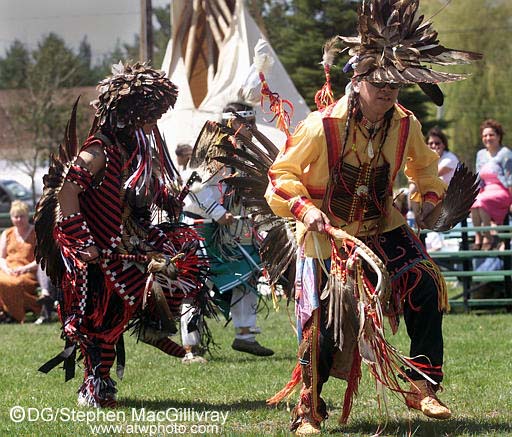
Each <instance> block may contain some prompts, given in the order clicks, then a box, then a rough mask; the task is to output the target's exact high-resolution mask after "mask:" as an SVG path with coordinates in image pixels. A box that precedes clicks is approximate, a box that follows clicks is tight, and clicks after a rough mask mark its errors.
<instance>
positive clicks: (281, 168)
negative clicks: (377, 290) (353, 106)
mask: <svg viewBox="0 0 512 437" xmlns="http://www.w3.org/2000/svg"><path fill="white" fill-rule="evenodd" d="M346 116H347V98H346V97H343V98H342V99H340V100H339V101H338V102H336V103H334V104H333V106H332V107H330V108H327V109H326V110H324V111H322V112H318V111H316V112H313V113H311V114H310V115H309V116H308V117H307V118H306V119H305V120H304V121H302V122H301V123H300V124H299V125H298V126H297V128H296V130H295V132H294V134H293V135H292V136H291V137H290V138H288V141H287V142H286V144H285V146H284V148H283V149H282V150H281V151H280V153H279V155H278V157H277V158H276V160H275V162H274V163H273V164H272V166H271V167H270V170H269V174H268V176H269V181H270V183H269V185H268V187H267V191H266V193H265V198H266V199H267V202H268V204H269V205H270V207H271V208H272V210H273V211H274V213H275V214H276V215H278V216H281V217H295V218H297V219H298V223H297V241H298V242H299V244H302V243H304V254H305V255H306V256H311V257H314V258H318V257H322V258H328V257H329V256H330V252H331V251H330V246H329V243H328V240H327V237H326V235H324V234H320V233H318V232H309V233H307V234H306V232H305V228H304V225H303V224H302V223H301V222H300V220H302V218H303V217H304V215H305V214H306V213H307V212H308V211H309V209H310V208H312V207H314V206H315V207H317V208H320V207H321V205H322V200H323V197H324V195H325V192H326V188H327V184H328V181H329V174H330V171H331V167H332V162H331V166H330V164H329V153H328V152H329V151H328V141H327V140H326V132H325V130H324V121H325V120H324V118H326V117H328V118H329V119H331V123H332V125H333V126H335V127H336V129H335V130H337V133H338V137H337V138H338V139H339V141H338V144H337V147H338V148H341V144H342V138H343V133H344V129H345V121H346ZM406 117H408V118H409V120H408V122H407V123H404V121H407V120H404V118H406ZM404 125H406V126H407V127H406V128H405V129H404ZM354 129H357V128H356V127H355V126H354V124H353V123H351V124H350V129H349V133H348V140H347V145H346V150H345V153H346V154H345V158H344V161H345V162H347V163H348V164H351V165H353V166H359V165H360V163H359V161H358V157H359V159H360V160H361V163H364V162H370V160H371V158H370V156H369V154H368V151H367V148H368V139H367V138H365V137H364V136H363V135H362V133H361V132H360V131H359V130H357V132H356V136H355V143H354ZM404 132H405V133H404ZM381 135H382V133H381ZM400 135H402V136H403V141H400ZM331 138H332V136H331ZM330 143H332V141H331V142H330ZM379 144H380V136H379V135H377V137H376V139H375V140H374V141H373V148H374V154H375V155H377V156H378V148H379ZM400 144H402V145H403V150H400V147H399V145H400ZM329 147H330V152H331V155H332V152H333V150H332V149H333V147H332V145H331V146H329ZM349 149H352V150H351V151H350V152H349V153H347V152H348V150H349ZM354 149H355V150H354ZM356 151H357V153H356ZM336 152H337V153H338V154H337V155H336V156H339V150H336ZM438 159H439V158H438V156H437V154H436V153H435V152H434V151H432V150H431V149H429V148H428V147H427V146H426V144H425V142H424V139H423V134H422V132H421V125H420V123H419V121H418V120H417V119H416V117H415V116H414V115H413V114H412V113H410V112H408V111H407V110H405V109H404V108H402V107H401V106H400V105H395V111H394V113H393V116H392V119H391V124H390V127H389V130H388V133H387V138H386V141H385V142H384V144H383V146H382V150H381V155H380V159H379V161H378V162H375V163H373V165H382V164H383V163H384V162H387V163H389V164H390V173H391V174H390V178H391V179H392V180H391V186H392V184H393V182H394V179H395V178H396V175H397V173H398V172H399V171H404V172H405V174H406V176H407V177H408V178H409V180H410V182H413V183H414V184H416V187H417V190H418V191H417V193H415V194H414V195H413V197H412V200H413V201H417V202H421V199H422V196H423V195H425V194H426V193H435V194H436V195H437V196H438V197H442V195H443V194H444V191H445V189H446V185H445V184H444V182H442V180H441V179H439V177H438V175H437V162H438ZM324 212H326V211H324ZM326 213H327V212H326ZM327 215H328V216H329V219H330V220H331V223H332V224H333V226H336V227H341V228H343V229H344V230H345V231H346V232H348V233H350V234H352V235H355V236H358V235H359V236H362V235H370V234H373V233H375V232H377V231H378V230H380V231H381V232H387V231H391V230H393V229H395V228H397V227H399V226H402V225H403V224H405V219H404V217H403V216H402V214H401V213H400V212H399V211H398V210H397V209H396V208H395V207H394V206H393V196H392V191H391V190H389V193H388V195H387V198H386V199H385V213H384V216H383V217H381V218H379V219H374V220H367V221H363V222H359V221H358V222H352V223H347V222H344V221H341V220H337V221H336V220H334V218H333V217H332V216H331V215H330V214H327ZM313 234H315V235H316V237H317V238H318V239H317V241H318V244H317V245H316V248H315V243H314V238H313Z"/></svg>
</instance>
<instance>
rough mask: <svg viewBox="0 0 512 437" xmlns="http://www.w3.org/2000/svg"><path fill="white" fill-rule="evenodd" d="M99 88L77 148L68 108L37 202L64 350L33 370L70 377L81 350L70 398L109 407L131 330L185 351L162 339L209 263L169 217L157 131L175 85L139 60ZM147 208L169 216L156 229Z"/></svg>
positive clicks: (167, 179)
mask: <svg viewBox="0 0 512 437" xmlns="http://www.w3.org/2000/svg"><path fill="white" fill-rule="evenodd" d="M98 89H99V92H100V94H99V98H98V100H96V101H95V102H93V104H94V106H95V108H96V116H95V120H94V123H93V126H92V128H91V131H90V136H89V138H88V139H87V140H86V141H85V143H84V145H83V146H82V147H81V148H80V149H79V150H78V147H77V146H78V143H77V139H76V134H75V118H76V104H75V108H74V109H73V113H72V116H71V119H70V122H69V123H68V128H67V132H66V139H65V143H66V144H65V146H64V147H61V149H60V153H59V157H54V158H53V160H52V166H51V167H50V170H49V173H48V175H46V176H45V180H44V181H45V188H44V192H43V196H42V197H41V200H40V202H39V204H38V207H37V212H36V217H35V226H36V232H37V238H38V241H37V251H36V252H37V257H38V259H39V260H41V262H42V264H43V266H44V267H46V271H47V273H48V274H49V276H50V277H51V279H52V281H53V282H54V283H55V284H56V285H57V286H58V288H59V289H61V291H62V293H61V299H60V307H59V312H60V317H61V321H62V324H63V334H64V337H65V339H66V348H65V350H64V351H63V352H62V353H61V354H60V355H59V356H57V357H55V358H54V359H53V360H50V361H49V362H48V363H46V364H45V365H44V366H42V367H41V369H40V370H41V371H43V372H48V371H49V370H51V368H53V367H55V366H56V365H57V364H59V363H60V362H62V361H64V368H65V369H66V380H67V379H69V378H71V377H72V376H73V374H74V357H75V346H76V345H79V347H80V351H81V353H82V355H83V359H84V368H85V376H84V382H83V384H82V385H81V387H80V389H79V394H78V401H79V404H80V405H88V406H95V407H98V406H101V407H103V406H109V407H111V406H114V405H115V403H116V391H117V390H116V388H115V382H114V380H113V379H112V378H111V377H110V369H111V367H112V365H113V361H114V359H115V358H116V353H117V373H118V376H119V377H122V372H123V369H124V348H123V342H122V334H123V332H124V331H125V330H126V329H127V327H128V326H133V327H134V329H136V330H137V331H138V335H139V339H141V340H142V341H144V342H146V343H149V344H152V345H153V346H155V347H158V348H159V349H161V350H163V351H164V352H166V353H168V354H169V355H173V356H179V357H182V356H184V355H185V351H184V350H183V349H182V348H181V346H179V345H177V344H176V343H174V342H173V341H172V340H171V339H170V338H169V336H170V335H172V334H174V333H175V332H176V327H175V319H179V316H180V313H179V309H180V305H181V301H182V300H183V298H184V297H185V296H186V297H188V298H191V299H192V300H193V299H194V298H195V297H196V296H197V295H198V293H199V290H200V289H201V285H202V283H203V281H204V277H203V276H204V272H205V271H206V269H207V261H206V260H205V259H202V258H200V257H198V255H197V243H198V236H197V234H196V233H195V231H194V230H192V229H190V228H188V227H187V226H183V225H180V224H179V223H177V222H176V217H178V215H179V212H180V208H181V200H182V198H181V195H180V193H175V192H173V191H172V188H171V187H173V186H176V184H175V182H176V178H177V171H176V169H175V168H174V166H173V164H172V161H171V159H170V157H169V154H168V151H167V148H166V145H165V143H164V142H163V139H162V137H161V135H160V133H159V131H158V128H157V126H156V122H157V120H158V119H159V118H160V117H161V116H162V114H164V113H165V112H166V111H167V110H168V109H169V107H171V106H173V105H174V103H175V101H176V96H177V89H176V87H175V85H174V84H173V83H172V82H171V81H170V80H168V79H167V78H165V77H164V73H163V72H160V71H156V70H153V69H151V68H149V67H148V66H147V65H145V64H135V65H128V64H126V65H123V64H122V63H119V64H117V65H114V66H113V68H112V76H110V77H107V78H106V79H105V80H103V81H102V82H100V84H99V86H98ZM156 208H159V209H163V210H164V211H166V212H167V214H168V217H169V220H170V221H169V222H166V223H164V224H163V225H159V226H153V225H152V224H151V220H152V214H154V213H155V210H156Z"/></svg>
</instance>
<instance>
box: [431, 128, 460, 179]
mask: <svg viewBox="0 0 512 437" xmlns="http://www.w3.org/2000/svg"><path fill="white" fill-rule="evenodd" d="M427 145H428V146H429V147H430V148H431V149H432V150H433V151H434V152H436V153H437V154H438V155H439V163H438V164H437V171H438V175H439V177H440V178H441V179H442V180H443V181H444V182H446V183H447V184H448V183H450V180H451V178H452V177H453V174H454V173H455V169H456V168H457V164H458V163H459V159H458V158H457V156H455V154H454V153H452V152H450V151H449V150H448V139H447V138H446V135H445V134H444V133H443V131H442V130H441V129H439V128H438V127H437V126H436V127H433V128H432V129H430V130H429V131H428V134H427Z"/></svg>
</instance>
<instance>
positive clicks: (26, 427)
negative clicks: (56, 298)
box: [0, 307, 512, 437]
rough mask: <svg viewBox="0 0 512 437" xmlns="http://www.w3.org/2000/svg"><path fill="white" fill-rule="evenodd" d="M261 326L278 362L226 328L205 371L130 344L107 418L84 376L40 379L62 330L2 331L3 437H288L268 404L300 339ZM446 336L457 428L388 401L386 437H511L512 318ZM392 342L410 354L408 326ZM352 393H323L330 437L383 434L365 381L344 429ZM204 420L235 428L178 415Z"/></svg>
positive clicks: (218, 333)
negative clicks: (86, 403) (83, 402)
mask: <svg viewBox="0 0 512 437" xmlns="http://www.w3.org/2000/svg"><path fill="white" fill-rule="evenodd" d="M259 324H260V326H261V327H262V329H263V334H262V335H261V336H260V338H259V339H260V341H261V343H262V344H264V345H265V346H269V347H271V348H273V349H274V350H275V352H276V353H275V355H274V356H273V357H271V358H257V357H252V356H250V355H247V354H242V353H239V352H235V351H233V350H232V349H231V347H230V345H231V342H232V328H231V326H229V327H227V328H224V327H223V324H221V323H211V324H210V325H211V328H212V330H213V333H214V336H215V339H216V341H217V343H218V344H219V346H220V349H219V350H218V352H217V353H215V354H214V356H213V357H211V359H210V362H209V363H208V364H207V365H189V366H185V365H183V364H181V362H180V360H178V359H173V358H170V357H167V356H166V355H164V354H163V353H161V352H160V351H158V350H156V349H154V348H151V347H149V346H147V345H144V344H136V343H135V341H134V339H133V338H131V337H130V338H127V339H126V353H127V369H126V372H125V378H124V379H123V381H121V382H119V383H118V388H119V401H120V406H119V408H118V409H117V410H112V411H110V413H109V414H110V416H100V413H99V412H98V410H82V409H80V408H78V407H77V406H76V390H77V388H78V385H79V383H80V377H79V376H77V377H76V378H75V379H74V380H72V381H70V382H68V383H64V375H63V372H62V371H61V370H60V369H55V370H53V371H52V372H51V373H49V374H48V375H44V374H42V373H39V372H37V368H38V367H39V365H41V364H42V363H43V362H45V361H46V360H47V359H49V358H50V357H52V356H54V355H55V354H57V353H58V352H60V350H61V347H62V342H61V340H59V327H58V325H57V324H50V325H43V326H34V325H32V324H26V325H23V326H20V325H0V340H1V342H0V345H1V346H0V347H1V350H0V436H2V437H3V436H90V435H93V431H94V430H93V429H92V428H91V425H92V426H99V425H119V426H120V427H121V429H122V431H120V432H118V431H116V430H114V429H110V432H105V431H106V429H105V428H104V429H103V430H102V432H100V435H113V436H128V435H149V431H150V430H151V429H150V428H146V431H145V432H144V431H141V428H140V427H139V428H138V431H139V432H136V431H137V430H136V429H135V425H139V426H144V425H146V426H147V425H154V428H153V429H154V430H157V431H160V432H159V433H157V434H154V435H162V436H163V435H175V434H177V435H195V434H193V433H192V432H193V431H194V432H196V434H197V433H201V432H200V431H204V433H203V434H207V435H214V434H215V431H216V429H215V428H214V427H212V426H211V425H214V426H218V428H217V430H218V431H219V434H220V435H236V436H238V435H240V436H245V435H254V436H256V435H288V434H289V433H288V431H287V430H288V422H289V412H288V411H287V409H286V405H285V404H283V405H280V406H279V407H278V408H269V407H267V406H266V405H265V399H266V398H268V397H270V396H271V395H273V394H274V393H275V392H276V391H278V390H279V389H281V388H282V386H283V385H284V384H285V383H286V382H287V381H288V378H289V376H290V371H291V369H292V368H293V366H294V364H295V358H294V357H295V350H296V343H295V339H294V335H293V332H292V330H291V328H290V325H289V322H288V316H287V314H286V311H285V310H284V307H283V308H282V309H281V311H280V312H278V313H274V312H271V313H270V315H269V317H268V318H266V319H265V318H264V317H263V316H261V317H260V321H259ZM444 332H445V351H446V353H445V373H446V377H445V383H444V386H445V391H444V392H443V393H442V394H441V397H442V399H443V400H444V401H446V403H447V404H448V405H449V406H450V407H451V408H452V410H453V412H454V417H453V419H451V420H449V421H445V422H438V421H433V420H429V419H426V418H423V417H422V416H421V415H419V414H416V413H410V412H408V410H407V408H406V407H405V406H404V405H403V404H401V403H400V402H399V401H398V400H397V399H396V398H394V397H391V399H390V401H389V416H388V419H387V424H386V427H385V429H384V431H383V432H382V435H392V436H395V435H396V436H405V435H414V436H455V435H456V436H470V435H474V436H481V435H496V436H498V435H512V357H511V355H512V315H510V314H486V315H475V314H471V315H465V314H452V315H448V316H446V317H445V319H444ZM391 341H392V343H393V344H395V345H396V346H398V347H399V348H400V349H401V350H402V351H407V348H408V340H407V338H406V335H405V333H404V329H403V326H402V327H401V329H400V331H399V333H398V334H397V336H395V337H394V338H392V339H391ZM77 372H80V369H77ZM344 387H345V383H344V382H343V381H340V380H335V379H331V380H330V381H329V382H328V383H327V384H326V386H325V390H324V398H325V400H326V402H327V405H328V408H329V412H330V418H329V419H328V420H327V421H326V423H325V427H324V433H325V434H327V435H329V434H337V435H345V436H367V435H372V434H373V433H375V432H376V431H377V429H378V428H379V426H381V427H382V426H384V425H385V423H386V416H385V415H383V414H379V411H378V406H377V402H376V400H375V395H374V388H373V384H372V381H371V380H370V378H369V376H368V372H367V371H364V374H363V381H362V385H361V387H360V392H359V396H358V398H357V399H356V401H355V403H354V407H353V410H352V415H351V417H350V420H349V423H348V425H346V426H343V427H342V426H340V425H338V423H337V419H338V417H339V414H340V411H341V406H342V402H343V392H344ZM295 399H296V397H293V398H292V402H295ZM15 406H20V407H22V408H23V412H24V413H25V420H23V421H21V422H19V423H15V422H14V421H13V420H12V419H11V417H10V414H11V412H12V414H15V413H16V412H17V413H19V411H17V410H12V408H13V407H15ZM291 406H293V405H291ZM143 408H144V409H145V411H146V413H148V412H154V414H157V415H156V417H151V416H147V417H146V418H145V421H143V420H142V418H141V417H140V414H141V411H143V410H142V409H143ZM58 409H60V410H59V411H57V410H58ZM203 410H206V411H209V412H211V413H210V414H217V415H219V414H221V413H222V414H224V415H226V414H227V419H226V421H225V423H224V424H222V423H221V422H219V421H217V417H215V416H213V415H212V416H210V418H209V419H208V420H206V421H204V422H201V423H200V424H201V425H203V426H204V427H203V428H200V429H194V430H192V428H191V427H192V425H194V424H198V422H197V421H196V420H194V419H192V420H188V418H190V415H189V416H187V417H185V418H184V420H175V421H173V420H174V419H175V418H176V414H178V413H180V414H191V413H190V412H191V411H192V412H196V413H199V412H202V411H203ZM108 411H109V410H101V412H102V413H107V412H108ZM166 412H167V417H165V415H166ZM187 412H188V413H187ZM80 414H81V415H82V416H80ZM86 414H88V415H89V416H86ZM134 414H135V415H134ZM158 414H160V416H164V417H160V416H158ZM38 415H39V417H38ZM87 419H89V422H90V423H89V424H88V423H87ZM159 419H162V421H158V420H159ZM178 419H179V418H178ZM182 419H183V417H182ZM158 425H160V428H156V427H157V426H158ZM207 425H208V426H210V427H209V428H206V426H207ZM173 427H174V428H173Z"/></svg>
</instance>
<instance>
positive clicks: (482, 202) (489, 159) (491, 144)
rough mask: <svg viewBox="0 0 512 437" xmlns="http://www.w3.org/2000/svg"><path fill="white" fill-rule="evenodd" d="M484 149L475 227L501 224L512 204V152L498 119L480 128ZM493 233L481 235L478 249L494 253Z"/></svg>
mask: <svg viewBox="0 0 512 437" xmlns="http://www.w3.org/2000/svg"><path fill="white" fill-rule="evenodd" d="M480 134H481V136H482V143H483V145H484V146H485V148H484V149H481V150H479V151H478V153H477V155H476V171H477V172H478V173H479V174H480V182H481V189H480V193H479V194H478V197H477V198H476V200H475V203H474V204H473V207H472V208H471V219H472V220H473V225H474V226H491V223H492V224H496V225H501V224H503V220H504V219H505V216H506V215H507V214H508V212H509V208H510V205H511V204H512V194H511V193H512V151H511V150H510V149H509V148H508V147H506V146H503V145H502V141H503V136H504V134H505V132H504V131H503V127H502V126H501V124H500V123H498V122H497V121H496V120H491V119H489V120H485V121H484V122H483V123H482V125H481V126H480ZM495 240H497V238H494V239H493V236H492V235H491V232H490V231H483V232H477V233H476V235H475V244H474V248H475V249H483V250H490V249H492V248H493V247H494V246H495V245H496V243H497V242H496V241H495Z"/></svg>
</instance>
